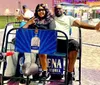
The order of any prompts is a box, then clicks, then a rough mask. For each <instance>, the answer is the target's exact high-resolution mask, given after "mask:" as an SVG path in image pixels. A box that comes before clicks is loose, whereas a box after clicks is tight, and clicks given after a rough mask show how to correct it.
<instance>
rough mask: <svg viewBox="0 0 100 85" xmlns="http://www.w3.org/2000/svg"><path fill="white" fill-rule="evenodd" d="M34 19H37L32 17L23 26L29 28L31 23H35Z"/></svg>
mask: <svg viewBox="0 0 100 85" xmlns="http://www.w3.org/2000/svg"><path fill="white" fill-rule="evenodd" d="M34 19H35V18H34V17H33V18H32V19H30V20H29V21H28V22H27V23H26V24H25V25H24V26H23V28H28V27H29V25H31V24H35V20H34Z"/></svg>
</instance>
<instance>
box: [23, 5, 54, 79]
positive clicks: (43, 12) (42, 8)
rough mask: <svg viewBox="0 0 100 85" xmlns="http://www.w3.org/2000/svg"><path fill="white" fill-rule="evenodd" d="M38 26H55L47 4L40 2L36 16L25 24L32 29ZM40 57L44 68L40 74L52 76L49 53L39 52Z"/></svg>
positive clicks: (45, 27)
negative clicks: (48, 69) (48, 68)
mask: <svg viewBox="0 0 100 85" xmlns="http://www.w3.org/2000/svg"><path fill="white" fill-rule="evenodd" d="M36 27H37V28H38V29H54V28H55V22H54V18H53V16H52V14H51V13H50V11H49V9H48V8H47V6H46V5H45V4H38V5H37V6H36V9H35V14H34V17H33V18H32V19H30V20H29V21H28V22H27V23H26V25H25V26H24V28H30V29H34V28H36ZM39 58H40V64H41V67H42V70H43V71H42V73H40V75H39V76H40V77H45V78H48V77H50V76H49V73H48V72H47V55H46V54H39Z"/></svg>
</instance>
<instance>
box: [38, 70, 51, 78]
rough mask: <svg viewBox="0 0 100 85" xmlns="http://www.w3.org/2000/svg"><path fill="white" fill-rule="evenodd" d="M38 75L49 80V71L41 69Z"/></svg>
mask: <svg viewBox="0 0 100 85" xmlns="http://www.w3.org/2000/svg"><path fill="white" fill-rule="evenodd" d="M39 77H40V78H46V80H49V79H50V78H51V75H50V74H49V72H47V71H42V72H41V73H40V74H39Z"/></svg>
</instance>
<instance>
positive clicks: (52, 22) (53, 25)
mask: <svg viewBox="0 0 100 85" xmlns="http://www.w3.org/2000/svg"><path fill="white" fill-rule="evenodd" d="M55 27H56V24H55V20H52V21H51V22H50V23H49V29H54V28H55Z"/></svg>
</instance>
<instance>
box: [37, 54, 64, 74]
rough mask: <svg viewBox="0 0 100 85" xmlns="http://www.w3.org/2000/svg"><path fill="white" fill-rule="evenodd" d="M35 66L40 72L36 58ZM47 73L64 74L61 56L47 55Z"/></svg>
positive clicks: (38, 61)
mask: <svg viewBox="0 0 100 85" xmlns="http://www.w3.org/2000/svg"><path fill="white" fill-rule="evenodd" d="M36 63H37V65H38V67H39V72H41V71H42V68H41V64H40V60H39V58H37V62H36ZM47 63H48V71H49V72H50V73H52V74H63V72H64V58H62V57H61V56H51V55H48V58H47Z"/></svg>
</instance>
